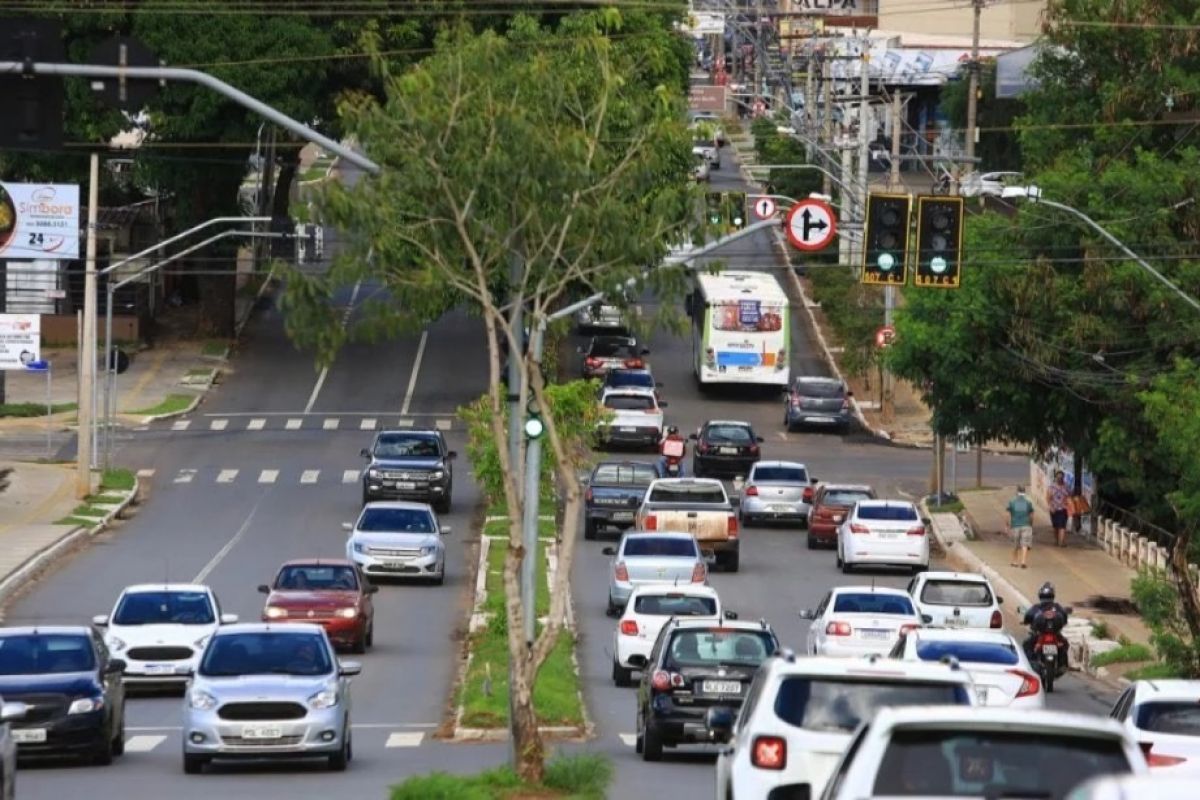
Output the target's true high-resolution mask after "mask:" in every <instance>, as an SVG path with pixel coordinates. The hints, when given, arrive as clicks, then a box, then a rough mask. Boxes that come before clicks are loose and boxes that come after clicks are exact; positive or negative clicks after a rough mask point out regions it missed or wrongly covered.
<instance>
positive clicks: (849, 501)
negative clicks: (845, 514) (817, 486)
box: [821, 489, 874, 508]
mask: <svg viewBox="0 0 1200 800" xmlns="http://www.w3.org/2000/svg"><path fill="white" fill-rule="evenodd" d="M873 499H874V498H873V497H872V496H871V493H870V492H855V491H849V490H843V489H834V490H832V491H829V492H826V493H825V496H824V497H823V498H821V504H822V505H826V506H845V507H847V508H849V507H850V506H852V505H854V504H855V503H857V502H858V501H859V500H873Z"/></svg>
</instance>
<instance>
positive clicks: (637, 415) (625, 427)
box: [599, 386, 667, 452]
mask: <svg viewBox="0 0 1200 800" xmlns="http://www.w3.org/2000/svg"><path fill="white" fill-rule="evenodd" d="M600 404H601V405H603V406H604V407H605V408H606V409H608V410H609V412H611V414H612V416H611V417H609V418H608V419H607V420H605V421H604V422H602V423H601V424H600V430H599V438H600V441H601V443H602V444H604V445H620V446H626V447H646V448H649V449H651V450H654V451H655V452H658V445H659V442H661V441H662V438H663V412H662V410H663V408H664V407H665V406H666V405H667V404H666V403H660V402H659V400H658V396H657V395H656V394H655V391H654V390H653V389H649V388H642V387H637V386H622V387H619V388H615V387H614V388H611V389H605V390H604V391H603V393H602V394H601V395H600Z"/></svg>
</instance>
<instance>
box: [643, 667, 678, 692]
mask: <svg viewBox="0 0 1200 800" xmlns="http://www.w3.org/2000/svg"><path fill="white" fill-rule="evenodd" d="M650 685H651V686H652V687H654V689H655V690H656V691H659V692H667V691H670V690H671V689H681V688H683V676H682V675H680V674H679V673H678V672H667V671H666V670H665V669H660V670H658V671H657V672H655V673H654V676H653V677H652V678H650Z"/></svg>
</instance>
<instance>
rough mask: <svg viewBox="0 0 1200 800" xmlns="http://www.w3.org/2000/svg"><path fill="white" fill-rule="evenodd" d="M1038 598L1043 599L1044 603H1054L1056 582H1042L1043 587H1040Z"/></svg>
mask: <svg viewBox="0 0 1200 800" xmlns="http://www.w3.org/2000/svg"><path fill="white" fill-rule="evenodd" d="M1038 600H1041V601H1042V602H1043V603H1053V602H1054V584H1053V583H1051V582H1050V581H1046V582H1045V583H1043V584H1042V588H1040V589H1038Z"/></svg>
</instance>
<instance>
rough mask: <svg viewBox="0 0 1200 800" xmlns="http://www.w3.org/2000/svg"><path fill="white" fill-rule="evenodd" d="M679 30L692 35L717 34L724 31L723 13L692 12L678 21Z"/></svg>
mask: <svg viewBox="0 0 1200 800" xmlns="http://www.w3.org/2000/svg"><path fill="white" fill-rule="evenodd" d="M679 30H681V31H683V32H684V33H690V34H691V35H692V36H709V35H718V36H719V35H720V34H723V33H725V15H724V14H705V13H703V12H693V13H691V14H688V15H687V16H686V17H684V19H683V22H681V23H679Z"/></svg>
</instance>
